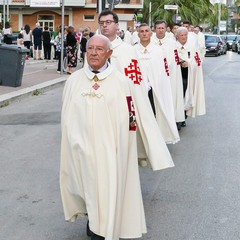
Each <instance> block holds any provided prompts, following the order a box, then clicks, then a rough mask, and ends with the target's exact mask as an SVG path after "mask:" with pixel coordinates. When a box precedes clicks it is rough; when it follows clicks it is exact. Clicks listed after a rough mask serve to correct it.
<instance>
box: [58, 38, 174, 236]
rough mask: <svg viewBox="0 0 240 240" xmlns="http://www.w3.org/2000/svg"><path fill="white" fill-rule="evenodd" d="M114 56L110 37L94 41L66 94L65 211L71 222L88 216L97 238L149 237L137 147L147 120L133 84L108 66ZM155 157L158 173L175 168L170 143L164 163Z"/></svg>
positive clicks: (161, 153) (90, 232)
mask: <svg viewBox="0 0 240 240" xmlns="http://www.w3.org/2000/svg"><path fill="white" fill-rule="evenodd" d="M111 54H112V50H111V43H110V41H109V40H108V38H107V37H105V36H103V35H95V36H93V37H92V38H90V40H89V41H88V44H87V55H86V56H87V64H85V66H84V68H83V69H80V70H78V71H76V72H74V73H73V74H72V75H71V76H70V78H69V79H68V80H67V82H66V85H65V88H64V93H63V107H62V121H61V127H62V143H61V166H60V188H61V196H62V202H63V209H64V214H65V219H66V220H67V221H71V222H74V221H75V220H76V218H77V217H78V216H83V217H85V218H86V216H87V218H88V220H87V234H88V235H90V237H91V240H101V239H106V240H118V239H119V238H139V237H141V236H142V234H143V233H146V223H145V215H144V209H143V200H142V193H141V188H140V179H139V172H138V161H137V147H136V128H137V124H136V122H137V121H139V122H138V125H140V124H141V119H138V118H136V117H135V116H136V112H135V109H134V103H133V100H132V96H131V92H130V87H129V81H128V80H127V79H126V77H125V76H124V75H122V74H121V73H119V72H118V71H116V70H114V69H113V68H112V66H111V64H110V63H109V62H108V59H109V57H110V56H111ZM156 126H157V125H156ZM156 131H158V128H156ZM153 159H154V161H152V162H151V164H152V165H151V166H152V168H153V170H159V169H164V168H168V167H173V166H174V164H173V162H172V158H171V156H170V153H169V151H168V149H167V147H166V145H165V143H164V141H162V145H161V146H158V158H157V159H158V161H156V158H153ZM149 160H150V161H151V159H149Z"/></svg>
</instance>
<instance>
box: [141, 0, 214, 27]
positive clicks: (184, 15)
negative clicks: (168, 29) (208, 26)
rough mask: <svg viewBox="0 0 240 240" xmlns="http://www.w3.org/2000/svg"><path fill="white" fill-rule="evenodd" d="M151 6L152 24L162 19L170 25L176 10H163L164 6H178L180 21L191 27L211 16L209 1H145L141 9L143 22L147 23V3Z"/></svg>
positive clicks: (211, 9)
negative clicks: (187, 22) (188, 22)
mask: <svg viewBox="0 0 240 240" xmlns="http://www.w3.org/2000/svg"><path fill="white" fill-rule="evenodd" d="M150 1H151V4H152V11H151V16H152V22H154V21H156V20H157V19H164V20H166V21H167V22H168V24H171V23H172V22H173V21H172V18H173V15H174V14H176V10H165V9H164V5H178V14H179V15H180V16H181V19H182V20H188V21H190V22H191V23H192V24H193V25H197V24H200V23H203V22H204V21H205V19H206V18H207V17H209V15H211V14H212V11H213V5H212V4H211V3H210V1H209V0H201V1H199V0H191V1H189V0H146V1H144V8H143V21H144V22H149V21H148V20H149V2H150Z"/></svg>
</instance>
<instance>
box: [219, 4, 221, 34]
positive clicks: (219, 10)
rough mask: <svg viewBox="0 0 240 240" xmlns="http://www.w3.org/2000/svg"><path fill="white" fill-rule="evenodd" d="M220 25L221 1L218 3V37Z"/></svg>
mask: <svg viewBox="0 0 240 240" xmlns="http://www.w3.org/2000/svg"><path fill="white" fill-rule="evenodd" d="M220 23H221V0H219V2H218V35H220V25H221V24H220Z"/></svg>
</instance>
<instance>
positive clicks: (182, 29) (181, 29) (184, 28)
mask: <svg viewBox="0 0 240 240" xmlns="http://www.w3.org/2000/svg"><path fill="white" fill-rule="evenodd" d="M180 32H186V33H188V29H187V28H186V27H179V28H178V29H177V30H176V33H175V36H177V35H178V34H179V33H180Z"/></svg>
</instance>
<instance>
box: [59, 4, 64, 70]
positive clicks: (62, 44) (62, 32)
mask: <svg viewBox="0 0 240 240" xmlns="http://www.w3.org/2000/svg"><path fill="white" fill-rule="evenodd" d="M64 35H65V26H64V0H62V25H61V60H60V61H61V74H63V64H64V61H63V57H64Z"/></svg>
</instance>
